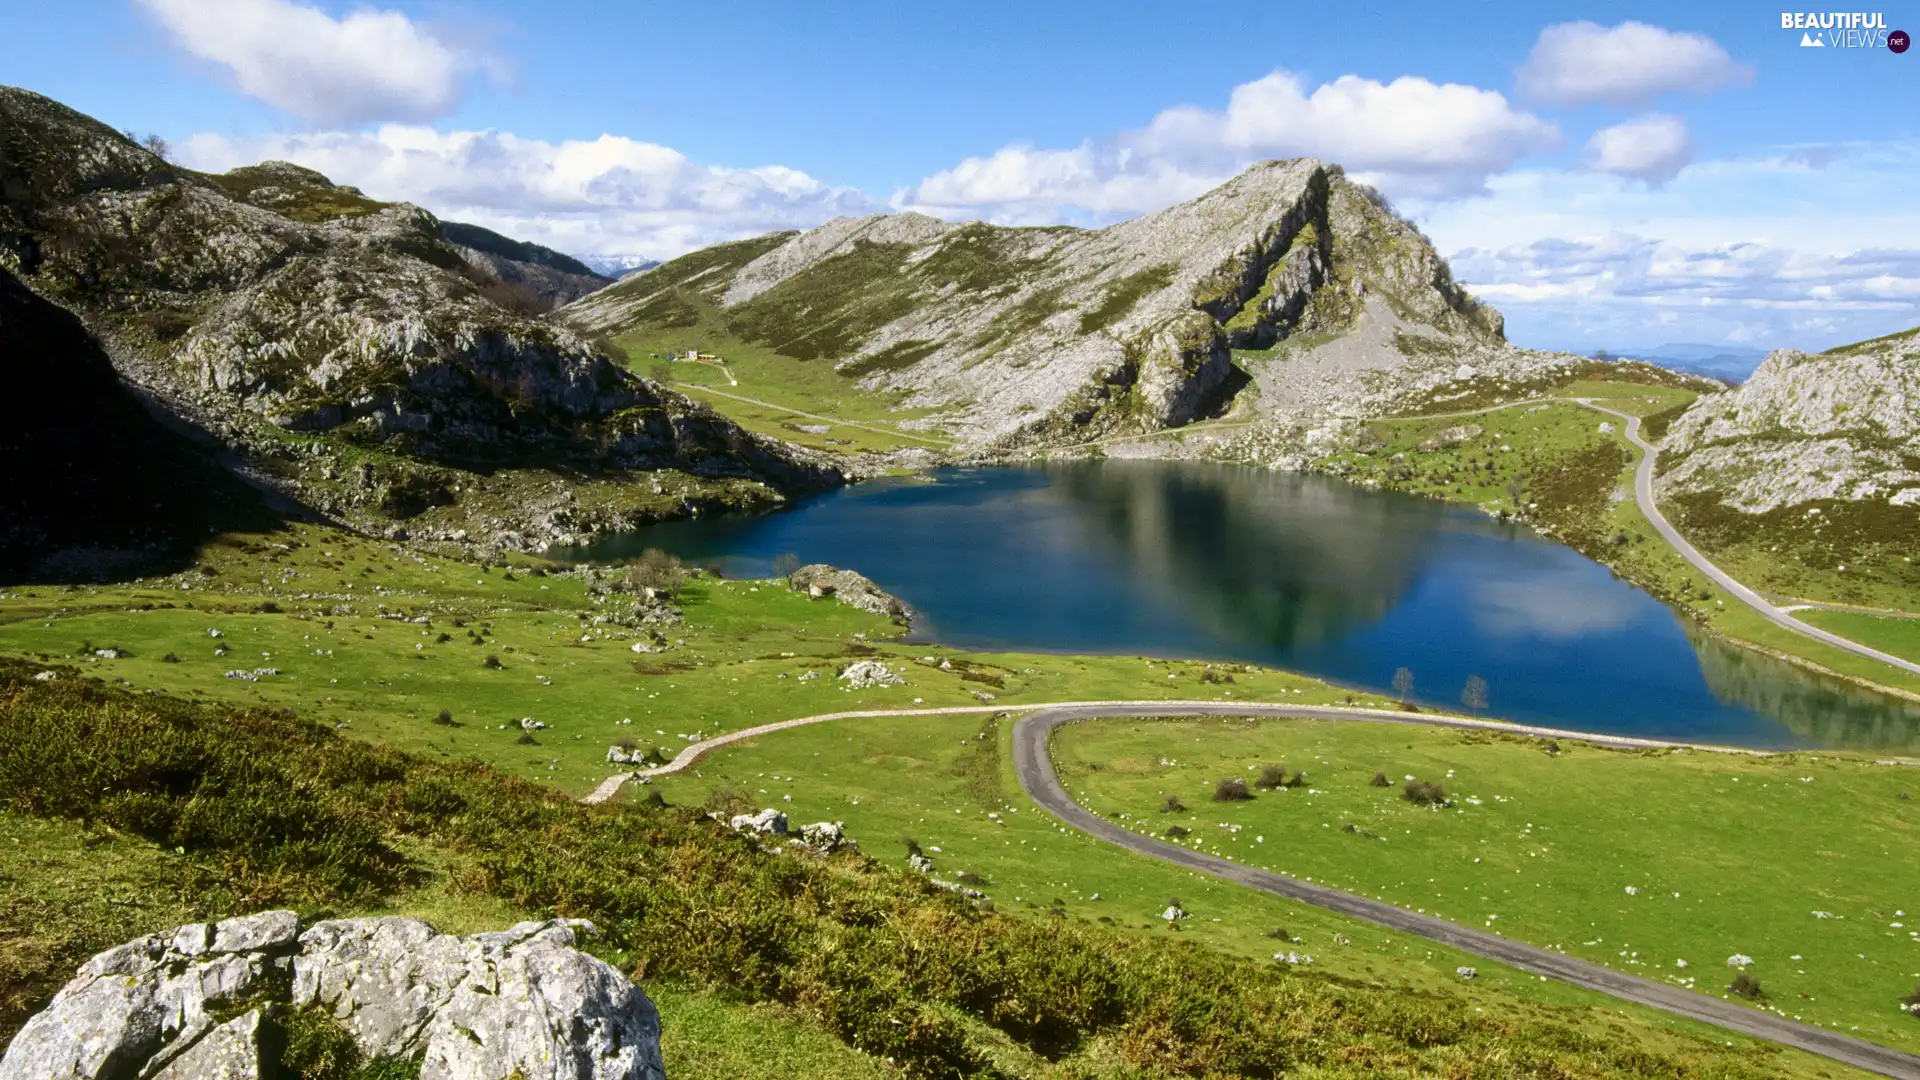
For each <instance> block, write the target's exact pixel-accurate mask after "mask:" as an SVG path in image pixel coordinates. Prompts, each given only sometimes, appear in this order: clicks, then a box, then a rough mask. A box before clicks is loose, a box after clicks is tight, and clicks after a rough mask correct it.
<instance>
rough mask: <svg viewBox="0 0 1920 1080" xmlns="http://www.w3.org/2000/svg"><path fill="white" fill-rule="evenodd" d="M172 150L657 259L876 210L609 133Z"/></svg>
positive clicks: (801, 181)
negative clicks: (291, 172)
mask: <svg viewBox="0 0 1920 1080" xmlns="http://www.w3.org/2000/svg"><path fill="white" fill-rule="evenodd" d="M179 153H180V155H181V160H182V162H183V163H184V164H187V165H189V166H191V167H193V168H198V169H204V170H208V171H222V170H225V169H229V168H232V167H234V166H236V165H247V164H252V163H254V162H258V161H262V160H268V159H279V160H283V161H291V162H294V163H296V164H299V165H305V166H307V167H308V168H311V169H317V170H319V171H320V172H323V173H326V174H327V175H328V176H329V177H330V178H332V179H333V180H334V181H335V182H336V183H342V184H352V185H354V186H356V187H359V188H361V189H362V190H364V191H365V192H366V193H367V194H368V195H370V196H372V197H374V198H379V199H389V200H403V201H406V202H412V203H417V204H419V205H421V206H424V207H426V208H427V209H428V210H431V211H432V212H433V213H435V214H437V215H439V216H440V217H442V218H445V219H448V220H454V221H467V222H472V223H474V224H476V225H484V226H486V227H487V228H490V229H494V230H497V231H499V232H502V233H505V234H507V235H509V236H512V237H514V238H516V239H520V240H531V241H534V242H535V243H540V244H546V245H547V246H549V247H553V248H557V249H559V250H561V251H567V252H572V253H576V254H583V255H592V254H617V255H644V256H647V257H650V258H667V257H671V256H674V255H678V254H681V253H682V252H686V251H689V250H692V249H694V248H698V247H703V246H706V245H708V244H714V243H719V242H721V241H723V240H734V239H738V238H740V237H743V236H755V235H758V234H760V233H764V232H770V231H773V230H775V229H785V228H795V227H806V226H811V225H816V224H819V223H820V222H822V221H825V220H826V219H828V218H830V217H834V216H836V215H840V214H859V213H867V212H870V211H872V210H874V209H877V207H876V206H875V205H874V203H873V201H872V200H871V199H869V198H868V197H867V196H866V195H864V194H862V193H860V192H858V191H855V190H852V189H849V188H842V187H834V186H832V185H829V184H826V183H823V182H821V181H819V180H816V179H814V178H813V177H811V176H808V175H807V174H806V173H803V172H799V171H797V170H794V169H789V168H784V167H781V166H777V165H775V166H767V167H763V168H755V169H734V168H724V167H720V166H713V165H701V164H698V163H696V162H693V161H689V160H688V159H687V158H686V156H685V155H683V154H681V153H680V152H679V151H677V150H674V149H672V148H670V147H665V146H660V145H657V144H654V143H646V142H640V141H637V140H634V139H628V138H623V137H620V136H615V135H602V136H600V137H599V138H598V139H594V140H591V141H567V142H561V143H550V142H545V141H543V140H539V139H523V138H520V137H517V136H515V135H511V134H508V133H505V132H498V131H456V132H439V131H435V130H433V129H432V128H428V127H421V126H414V125H402V124H389V125H386V126H383V127H381V128H379V129H378V130H377V131H372V132H343V131H330V132H314V133H306V134H280V135H270V136H265V137H262V138H257V139H240V140H235V139H228V138H226V137H224V136H220V135H195V136H192V137H191V138H188V139H186V140H184V141H183V142H182V143H181V144H180V146H179Z"/></svg>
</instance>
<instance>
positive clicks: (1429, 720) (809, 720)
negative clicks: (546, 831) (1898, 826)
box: [580, 701, 1771, 803]
mask: <svg viewBox="0 0 1920 1080" xmlns="http://www.w3.org/2000/svg"><path fill="white" fill-rule="evenodd" d="M1220 705H1221V703H1220V702H1218V701H1043V702H1036V703H1032V704H1027V705H952V706H945V707H942V708H934V709H860V710H855V711H852V712H832V713H820V714H819V715H817V716H801V717H796V718H794V719H792V720H776V721H774V722H773V723H771V724H759V725H756V726H754V727H750V728H741V729H740V730H739V731H729V732H727V733H726V734H724V735H715V736H714V737H713V738H711V739H702V740H700V741H699V742H697V743H692V744H690V745H688V746H687V747H686V748H685V749H683V750H681V751H680V752H679V753H678V754H675V755H674V757H673V760H672V761H669V762H667V763H666V764H665V765H658V766H655V767H653V768H649V769H636V770H633V771H632V772H620V773H615V774H613V775H612V776H609V777H607V778H606V779H605V780H602V781H600V785H599V786H598V787H596V788H594V789H593V791H592V792H590V793H588V794H587V795H584V796H582V797H581V799H580V801H581V802H587V803H601V802H606V801H607V800H608V799H611V798H613V796H614V795H615V794H616V793H617V792H619V790H620V789H621V787H623V786H624V785H625V784H626V782H627V781H628V780H635V779H646V778H649V777H654V776H670V775H672V774H673V773H677V772H679V771H681V770H682V769H686V768H689V767H691V766H692V765H693V763H694V762H696V761H699V760H700V759H701V758H702V757H703V756H705V755H706V754H707V752H708V751H711V750H717V749H719V748H720V747H722V746H726V745H728V744H730V743H737V742H740V741H741V740H743V739H752V738H757V737H759V736H761V735H767V734H771V733H772V732H775V731H785V730H786V729H788V728H796V727H802V726H804V725H807V724H820V723H825V722H826V721H828V720H854V719H859V718H861V717H875V716H965V715H976V716H980V715H985V714H987V713H1017V712H1027V711H1030V710H1033V709H1096V710H1098V709H1115V710H1124V709H1147V710H1150V712H1151V715H1156V716H1165V715H1184V714H1189V713H1193V712H1195V711H1196V710H1202V709H1209V708H1214V707H1216V706H1220ZM1262 708H1264V709H1266V710H1268V711H1267V712H1266V713H1264V714H1263V715H1272V716H1312V717H1317V718H1320V719H1330V720H1361V721H1366V722H1370V723H1388V724H1416V725H1420V726H1423V727H1450V728H1463V729H1472V730H1478V731H1504V732H1508V733H1512V734H1519V735H1538V736H1539V737H1541V738H1543V739H1579V740H1581V741H1583V742H1590V743H1598V744H1600V745H1602V746H1617V747H1621V748H1623V749H1644V748H1647V747H1654V748H1671V747H1684V748H1686V749H1689V750H1705V751H1709V752H1711V753H1716V754H1751V755H1753V756H1755V757H1769V756H1771V751H1767V750H1750V749H1747V748H1745V747H1736V746H1709V745H1706V744H1703V743H1683V742H1671V741H1668V740H1665V739H1637V738H1633V737H1631V736H1627V735H1599V734H1595V733H1593V732H1588V731H1569V730H1566V729H1564V728H1549V727H1537V726H1534V725H1531V724H1509V723H1507V722H1505V721H1502V720H1481V719H1478V718H1476V717H1468V716H1447V715H1445V714H1442V713H1409V712H1392V711H1388V710H1385V709H1360V708H1344V707H1333V706H1327V707H1318V706H1304V705H1300V706H1296V705H1267V706H1262ZM1289 710H1291V711H1289ZM1115 715H1119V714H1118V713H1115ZM1133 715H1140V714H1138V713H1135V714H1133Z"/></svg>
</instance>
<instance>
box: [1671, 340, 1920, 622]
mask: <svg viewBox="0 0 1920 1080" xmlns="http://www.w3.org/2000/svg"><path fill="white" fill-rule="evenodd" d="M1660 468H1661V474H1660V476H1659V478H1658V481H1657V484H1658V492H1659V495H1660V498H1661V500H1662V502H1663V503H1665V504H1667V505H1668V506H1669V516H1671V517H1673V518H1674V520H1675V524H1676V525H1678V526H1679V527H1680V528H1681V529H1683V530H1684V531H1686V532H1687V533H1688V535H1689V537H1690V538H1692V539H1693V540H1694V541H1695V542H1696V543H1697V544H1699V545H1700V546H1701V547H1702V548H1703V549H1705V550H1706V551H1707V552H1708V553H1709V554H1712V555H1714V556H1715V557H1716V558H1721V557H1724V558H1726V559H1728V560H1730V565H1740V566H1741V567H1743V570H1742V573H1750V574H1751V577H1746V578H1743V580H1747V581H1748V583H1749V584H1753V585H1755V587H1758V588H1763V589H1770V590H1772V591H1776V592H1779V593H1782V594H1783V595H1788V596H1810V595H1812V596H1818V597H1820V598H1823V599H1834V600H1841V601H1844V602H1848V603H1864V604H1870V605H1873V606H1889V605H1894V604H1912V603H1914V602H1915V601H1914V599H1913V598H1915V597H1920V566H1917V565H1916V564H1915V563H1914V561H1913V556H1914V553H1915V552H1916V551H1920V329H1914V330H1908V331H1906V332H1904V333H1899V334H1892V335H1889V336H1887V337H1881V338H1874V339H1872V340H1870V341H1862V342H1859V343H1857V344H1853V345H1846V346H1842V347H1840V348H1837V349H1830V350H1828V351H1826V352H1823V353H1817V354H1808V353H1803V352H1796V351H1793V350H1782V351H1779V352H1775V353H1772V354H1770V355H1769V356H1768V357H1767V359H1766V361H1765V362H1764V363H1762V364H1761V365H1760V367H1759V368H1758V369H1757V370H1756V371H1755V372H1754V373H1753V377H1752V378H1750V379H1748V380H1747V381H1746V382H1745V383H1743V384H1742V385H1741V386H1740V387H1739V388H1738V389H1732V390H1726V391H1722V392H1720V393H1717V394H1707V395H1704V396H1702V397H1701V398H1699V399H1698V400H1697V401H1695V402H1694V403H1693V404H1692V405H1691V406H1690V407H1688V408H1687V410H1686V411H1685V412H1683V413H1682V414H1680V415H1679V416H1678V417H1677V418H1675V419H1673V420H1672V421H1671V423H1670V425H1669V427H1668V428H1667V431H1666V435H1665V440H1664V442H1663V443H1662V444H1661V451H1660ZM1809 581H1812V582H1813V583H1814V584H1813V585H1812V586H1811V587H1810V586H1809V584H1808V582H1809Z"/></svg>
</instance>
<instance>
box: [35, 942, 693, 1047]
mask: <svg viewBox="0 0 1920 1080" xmlns="http://www.w3.org/2000/svg"><path fill="white" fill-rule="evenodd" d="M590 929H591V927H590V926H589V925H588V924H586V923H582V922H578V921H566V920H555V921H550V922H528V923H521V924H519V925H517V926H514V927H512V928H510V929H508V930H504V931H500V932H497V933H487V934H473V935H470V936H467V937H456V936H453V935H449V934H441V933H438V932H436V931H435V930H434V929H433V928H432V927H430V926H428V925H427V924H426V923H423V922H420V921H419V920H417V919H405V918H378V919H343V920H334V921H329V922H320V923H315V924H314V925H312V926H310V927H308V928H307V929H306V931H305V932H304V933H301V932H300V923H299V919H298V917H297V916H296V915H295V914H294V913H293V912H286V911H281V912H268V913H266V914H264V915H258V916H252V917H249V918H245V919H230V920H227V921H225V922H221V923H217V924H214V925H212V926H208V925H204V924H196V925H191V926H183V927H179V928H177V929H175V930H172V931H168V932H166V933H162V934H154V935H151V936H149V937H145V938H140V939H137V940H135V941H132V942H129V943H127V944H126V945H122V946H120V947H119V948H116V949H111V950H109V951H107V952H105V953H102V954H100V955H99V956H96V957H94V958H93V959H92V960H90V961H88V962H87V963H86V964H85V965H83V966H82V967H81V969H80V971H79V973H78V975H77V976H76V977H75V978H74V980H73V981H72V982H70V983H69V984H67V986H66V987H65V988H63V989H62V990H61V991H60V993H59V994H58V995H56V996H55V997H54V999H53V1002H52V1003H51V1004H49V1005H48V1007H47V1008H46V1009H45V1010H43V1011H42V1012H41V1013H40V1014H39V1015H37V1016H35V1017H33V1018H32V1019H31V1020H29V1021H28V1022H27V1023H26V1025H25V1026H24V1027H22V1028H21V1030H20V1033H19V1034H18V1035H17V1036H16V1037H15V1038H14V1040H13V1043H12V1045H11V1046H9V1047H8V1048H7V1052H6V1055H5V1057H3V1058H0V1080H49V1078H57V1080H81V1078H84V1080H134V1078H135V1077H146V1078H148V1080H264V1078H266V1077H271V1076H277V1075H279V1063H278V1062H277V1061H272V1060H268V1057H269V1055H268V1049H269V1047H270V1046H272V1045H273V1042H274V1041H273V1040H272V1039H269V1038H268V1037H267V1029H268V1027H269V1026H270V1025H274V1024H277V1023H278V1022H279V1021H278V1019H277V1017H279V1016H281V1015H284V1010H286V1009H289V1008H291V1009H312V1008H317V1009H322V1010H325V1012H326V1014H327V1015H329V1016H331V1017H332V1018H333V1019H334V1021H335V1022H337V1023H338V1024H340V1025H341V1027H342V1028H343V1029H344V1030H345V1031H346V1032H347V1033H348V1034H349V1035H351V1036H352V1038H353V1040H354V1043H355V1044H356V1046H357V1047H358V1048H359V1050H360V1052H361V1053H362V1054H364V1055H365V1056H366V1057H367V1058H368V1059H370V1060H379V1059H410V1060H416V1061H418V1062H419V1064H420V1076H421V1077H422V1080H507V1078H508V1077H521V1078H523V1080H664V1069H663V1066H662V1065H661V1061H660V1049H659V1037H660V1022H659V1016H658V1014H657V1013H656V1012H655V1011H654V1008H653V1005H652V1003H651V1002H650V1001H648V1000H647V997H646V995H645V994H644V993H642V992H641V991H640V989H639V988H638V987H636V986H634V985H633V984H632V983H631V982H629V981H628V980H627V979H626V978H625V977H623V976H622V975H621V974H620V973H619V972H618V971H616V970H614V969H613V968H612V967H609V966H608V965H607V964H605V963H603V962H602V961H600V960H598V959H595V958H594V957H591V956H588V955H587V954H585V953H582V952H580V951H578V950H577V949H575V948H574V947H573V946H574V940H575V939H574V935H575V933H576V931H580V930H590ZM238 1002H258V1003H259V1004H258V1007H256V1008H253V1009H251V1010H249V1011H247V1012H244V1013H242V1014H241V1015H239V1016H236V1017H233V1018H232V1019H230V1020H227V1021H226V1022H224V1023H216V1022H215V1021H214V1019H213V1015H212V1010H214V1009H216V1007H218V1006H221V1005H225V1004H229V1003H238Z"/></svg>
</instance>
